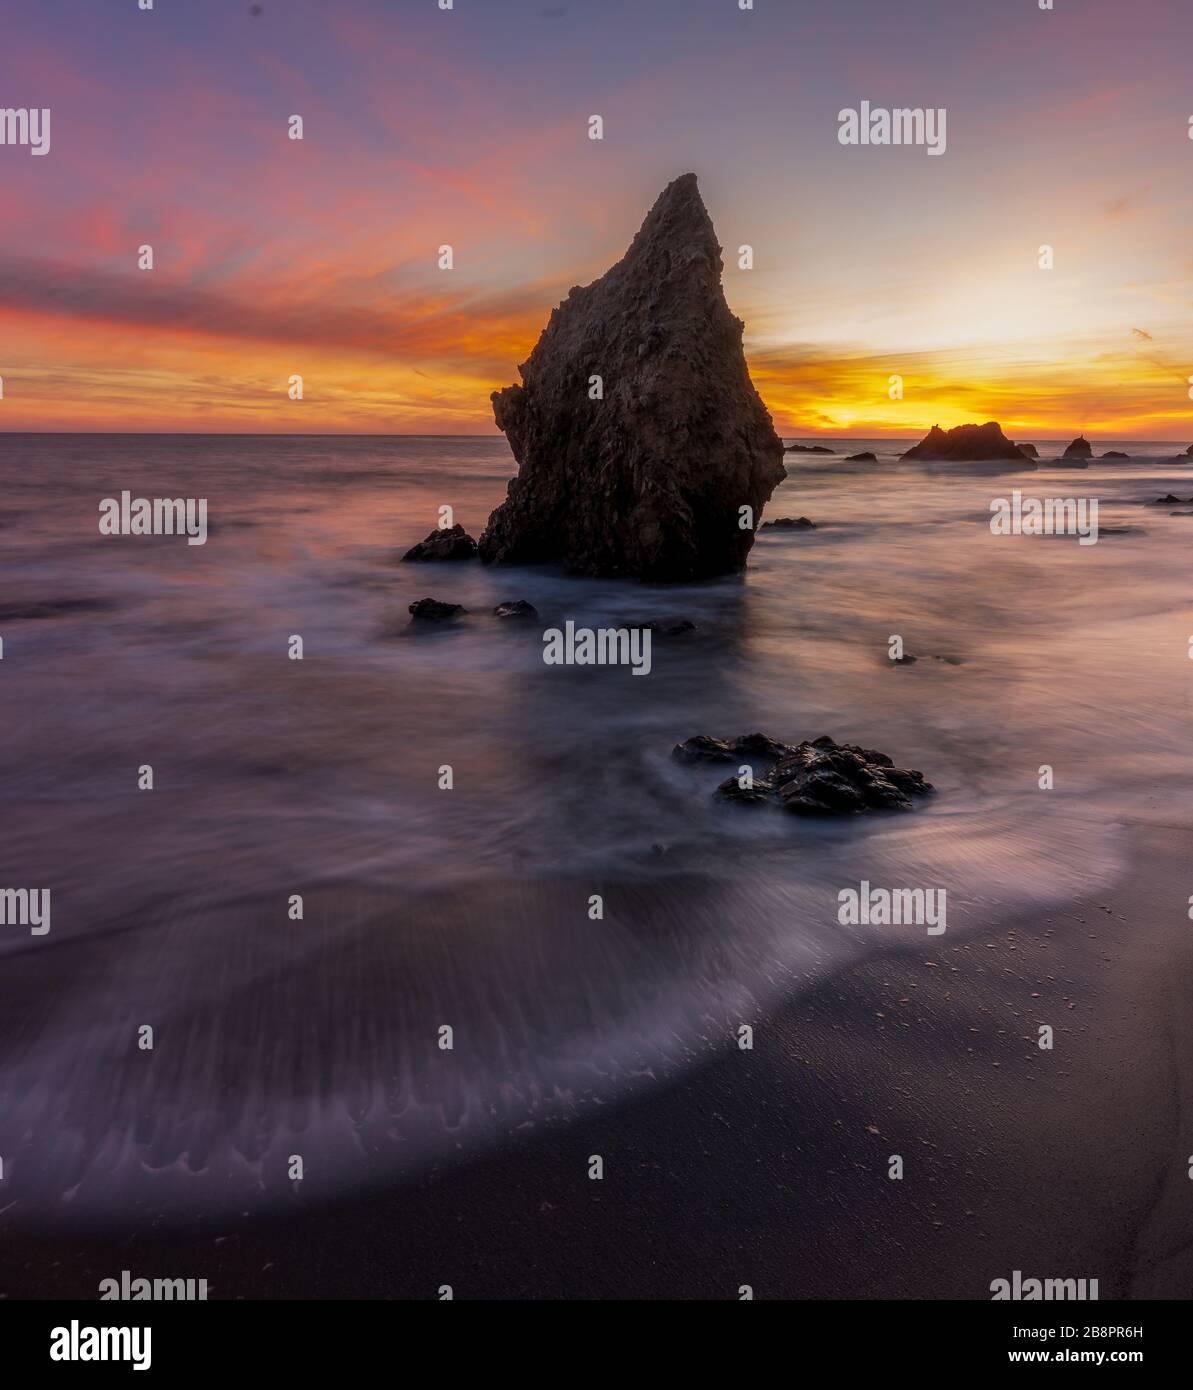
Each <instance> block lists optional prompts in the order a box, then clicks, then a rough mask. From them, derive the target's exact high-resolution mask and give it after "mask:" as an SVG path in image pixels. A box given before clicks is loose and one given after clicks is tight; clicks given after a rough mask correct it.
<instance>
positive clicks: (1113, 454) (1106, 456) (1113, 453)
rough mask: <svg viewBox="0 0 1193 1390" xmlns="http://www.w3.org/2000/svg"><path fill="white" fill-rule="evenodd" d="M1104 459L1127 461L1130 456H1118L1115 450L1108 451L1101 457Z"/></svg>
mask: <svg viewBox="0 0 1193 1390" xmlns="http://www.w3.org/2000/svg"><path fill="white" fill-rule="evenodd" d="M1102 457H1103V458H1104V459H1129V458H1130V457H1131V455H1130V454H1120V453H1119V452H1118V450H1117V449H1110V450H1108V451H1107V452H1106V453H1104V454H1103V455H1102Z"/></svg>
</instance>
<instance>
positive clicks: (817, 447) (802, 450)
mask: <svg viewBox="0 0 1193 1390" xmlns="http://www.w3.org/2000/svg"><path fill="white" fill-rule="evenodd" d="M783 452H784V453H785V454H832V453H835V452H836V450H834V449H826V448H825V447H824V445H823V444H786V445H784V446H783Z"/></svg>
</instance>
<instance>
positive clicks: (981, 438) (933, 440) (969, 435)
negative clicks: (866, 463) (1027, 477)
mask: <svg viewBox="0 0 1193 1390" xmlns="http://www.w3.org/2000/svg"><path fill="white" fill-rule="evenodd" d="M903 457H904V458H905V459H934V460H944V461H946V462H952V463H984V462H987V461H990V460H995V459H1020V460H1022V459H1024V458H1026V457H1027V456H1026V455H1025V454H1024V453H1023V451H1022V450H1021V449H1019V448H1018V447H1017V446H1016V445H1014V444H1012V443H1011V441H1010V440H1009V439H1008V438H1007V437H1006V435H1005V434H1003V432H1002V428H1001V426H1000V425H998V424H997V423H996V422H995V421H994V420H988V421H987V422H986V424H984V425H958V426H957V428H956V429H952V430H948V431H945V430H942V429H941V428H940V426H939V425H933V426H932V428H931V429H930V430H929V431H928V433H927V434H926V435H925V436H924V437H923V439H921V440H920V442H919V443H918V444H917V445H916V446H915V447H914V448H913V449H908V451H907V452H906V453H905V454H904V455H903Z"/></svg>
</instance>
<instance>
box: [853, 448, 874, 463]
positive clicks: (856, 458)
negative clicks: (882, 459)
mask: <svg viewBox="0 0 1193 1390" xmlns="http://www.w3.org/2000/svg"><path fill="white" fill-rule="evenodd" d="M845 462H846V463H877V462H878V455H877V454H871V453H870V452H869V451H866V452H864V453H860V454H847V455H846V456H845Z"/></svg>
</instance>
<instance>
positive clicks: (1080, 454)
mask: <svg viewBox="0 0 1193 1390" xmlns="http://www.w3.org/2000/svg"><path fill="white" fill-rule="evenodd" d="M1093 456H1094V446H1093V445H1092V444H1091V443H1090V442H1089V440H1088V439H1086V437H1085V435H1083V434H1079V435H1078V436H1077V438H1076V439H1074V440H1073V442H1072V444H1070V445H1069V447H1068V448H1067V449H1066V450H1065V451H1064V453H1063V454H1061V458H1063V459H1092V458H1093Z"/></svg>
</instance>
